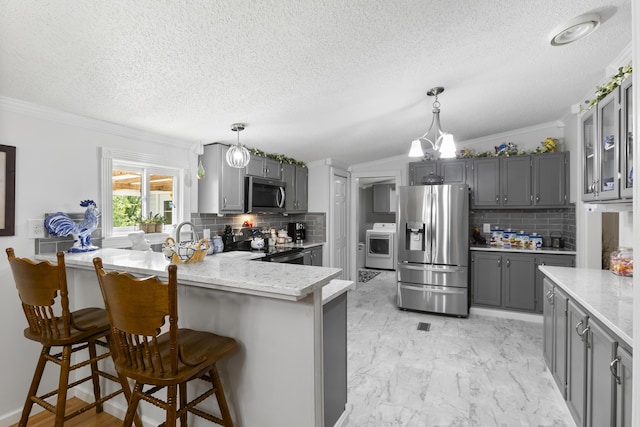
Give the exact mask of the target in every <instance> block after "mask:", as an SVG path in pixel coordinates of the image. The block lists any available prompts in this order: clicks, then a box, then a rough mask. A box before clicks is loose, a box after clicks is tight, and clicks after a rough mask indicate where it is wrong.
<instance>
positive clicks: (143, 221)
mask: <svg viewBox="0 0 640 427" xmlns="http://www.w3.org/2000/svg"><path fill="white" fill-rule="evenodd" d="M158 216H159V215H158V214H155V216H154V215H153V212H149V215H148V216H147V217H146V218H145V217H144V216H141V217H140V218H139V221H138V222H139V223H140V230H142V231H144V232H145V233H155V232H156V217H158ZM161 227H162V225H161Z"/></svg>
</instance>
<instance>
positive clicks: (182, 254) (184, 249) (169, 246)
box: [162, 237, 209, 264]
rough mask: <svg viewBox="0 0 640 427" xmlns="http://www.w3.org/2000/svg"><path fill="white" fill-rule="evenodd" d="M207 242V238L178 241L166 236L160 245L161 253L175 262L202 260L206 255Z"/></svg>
mask: <svg viewBox="0 0 640 427" xmlns="http://www.w3.org/2000/svg"><path fill="white" fill-rule="evenodd" d="M208 249H209V242H208V241H207V239H200V240H199V241H197V242H180V243H176V241H175V240H174V239H173V238H171V237H167V240H165V243H164V244H163V245H162V253H163V254H164V256H165V257H166V258H167V259H168V260H169V261H171V262H173V263H175V264H187V263H193V262H198V261H202V260H203V259H204V257H205V256H206V255H207V250H208Z"/></svg>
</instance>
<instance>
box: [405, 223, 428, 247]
mask: <svg viewBox="0 0 640 427" xmlns="http://www.w3.org/2000/svg"><path fill="white" fill-rule="evenodd" d="M424 229H425V226H424V223H423V222H407V223H406V224H405V233H406V238H405V242H406V250H408V251H424V241H425V239H424Z"/></svg>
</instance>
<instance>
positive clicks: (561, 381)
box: [542, 278, 569, 399]
mask: <svg viewBox="0 0 640 427" xmlns="http://www.w3.org/2000/svg"><path fill="white" fill-rule="evenodd" d="M543 286H544V310H543V321H542V323H543V329H544V334H543V340H542V341H543V348H544V352H543V354H544V360H545V362H546V363H547V366H548V367H549V371H550V372H551V375H552V376H553V379H554V381H555V382H556V385H557V386H558V389H559V390H560V393H561V394H562V397H564V398H565V399H566V398H567V340H566V338H567V304H568V302H569V298H568V297H567V295H566V294H565V293H564V292H562V291H561V290H560V289H559V288H557V287H555V286H554V284H553V282H551V281H550V280H549V279H546V278H545V279H544V280H543Z"/></svg>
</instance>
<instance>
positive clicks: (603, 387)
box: [585, 318, 616, 427]
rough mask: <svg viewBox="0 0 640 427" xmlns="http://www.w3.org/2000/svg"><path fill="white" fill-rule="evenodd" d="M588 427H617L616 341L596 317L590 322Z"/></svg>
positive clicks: (588, 335)
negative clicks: (615, 424) (615, 423)
mask: <svg viewBox="0 0 640 427" xmlns="http://www.w3.org/2000/svg"><path fill="white" fill-rule="evenodd" d="M587 328H588V330H587V332H586V336H585V347H586V349H587V350H586V351H587V372H586V375H587V401H586V402H585V407H586V422H587V423H586V425H587V426H588V427H601V426H613V425H614V422H615V402H614V399H615V388H614V385H615V382H614V378H613V376H612V375H611V371H610V365H611V361H612V360H614V359H615V357H616V354H615V353H616V340H615V339H614V338H613V337H612V336H611V335H610V334H609V333H608V332H607V331H606V330H605V329H604V328H603V327H602V326H601V325H600V324H599V323H598V322H597V321H596V320H594V319H593V318H589V319H588V320H587Z"/></svg>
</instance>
